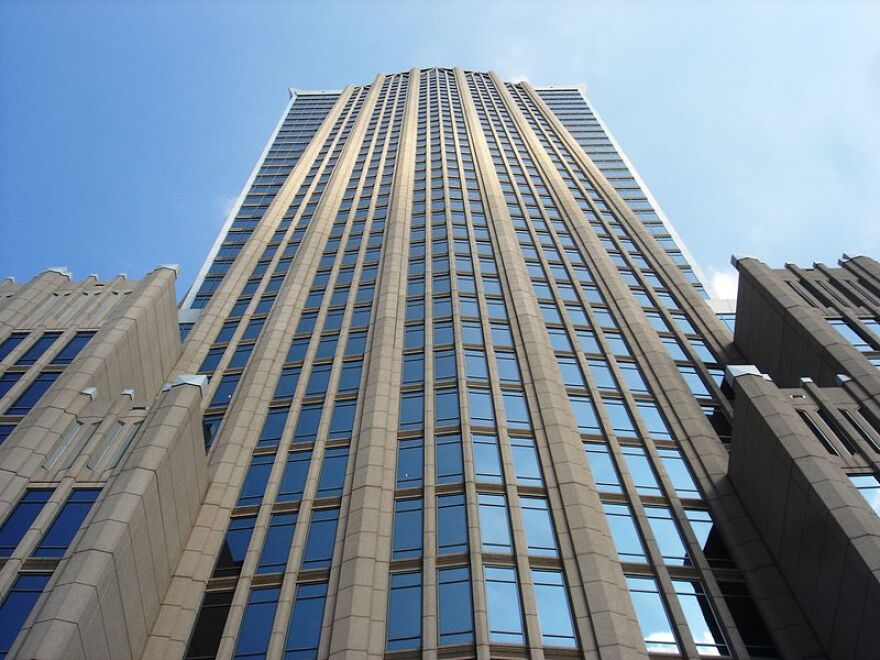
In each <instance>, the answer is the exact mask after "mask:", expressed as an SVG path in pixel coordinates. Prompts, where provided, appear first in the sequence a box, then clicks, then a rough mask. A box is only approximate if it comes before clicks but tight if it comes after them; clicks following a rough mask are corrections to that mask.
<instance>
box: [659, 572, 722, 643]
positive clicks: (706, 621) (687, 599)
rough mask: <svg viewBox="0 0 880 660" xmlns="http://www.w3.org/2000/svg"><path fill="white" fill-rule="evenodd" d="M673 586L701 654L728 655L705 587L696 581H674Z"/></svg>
mask: <svg viewBox="0 0 880 660" xmlns="http://www.w3.org/2000/svg"><path fill="white" fill-rule="evenodd" d="M672 586H673V588H674V589H675V595H676V596H677V598H678V604H679V605H680V606H681V610H682V612H684V618H685V619H686V620H687V624H688V628H689V629H690V631H691V638H692V639H693V641H694V644H696V646H697V651H698V652H699V654H700V655H728V652H727V644H726V643H725V641H724V635H723V634H722V633H721V628H720V627H719V625H718V622H717V621H716V620H715V615H714V614H713V613H712V607H711V605H710V603H709V597H708V596H707V595H706V592H705V590H704V589H703V585H702V584H701V583H700V582H698V581H696V580H673V581H672Z"/></svg>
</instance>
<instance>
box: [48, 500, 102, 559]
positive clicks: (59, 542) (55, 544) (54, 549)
mask: <svg viewBox="0 0 880 660" xmlns="http://www.w3.org/2000/svg"><path fill="white" fill-rule="evenodd" d="M100 492H101V490H100V489H99V488H79V489H76V490H74V491H73V492H71V494H70V496H68V498H67V501H66V502H65V503H64V506H62V507H61V511H59V512H58V515H57V516H55V520H53V521H52V524H51V525H50V526H49V529H47V530H46V533H45V534H44V535H43V538H42V540H41V541H40V544H39V545H38V546H37V548H36V550H34V557H62V556H63V555H64V553H65V552H66V551H67V548H68V547H69V546H70V543H71V541H73V537H75V536H76V533H77V532H78V531H79V528H80V527H81V526H82V523H83V521H84V520H85V519H86V516H87V515H88V514H89V511H91V509H92V505H93V504H94V503H95V500H97V499H98V494H99V493H100Z"/></svg>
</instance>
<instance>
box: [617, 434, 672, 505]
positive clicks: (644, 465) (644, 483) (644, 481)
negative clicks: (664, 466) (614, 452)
mask: <svg viewBox="0 0 880 660" xmlns="http://www.w3.org/2000/svg"><path fill="white" fill-rule="evenodd" d="M620 453H622V454H623V460H624V462H625V463H626V467H627V469H628V470H629V472H630V476H631V477H632V480H633V482H634V483H635V485H636V492H638V493H639V495H655V496H660V495H662V494H663V493H662V491H661V490H660V484H658V483H657V476H656V475H655V474H654V469H653V468H652V467H651V461H650V460H649V459H648V455H647V454H646V453H645V450H644V449H642V448H641V447H630V446H621V448H620Z"/></svg>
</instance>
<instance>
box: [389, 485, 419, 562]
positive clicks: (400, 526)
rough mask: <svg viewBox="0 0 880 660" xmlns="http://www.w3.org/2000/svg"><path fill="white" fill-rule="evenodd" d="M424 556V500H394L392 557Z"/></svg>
mask: <svg viewBox="0 0 880 660" xmlns="http://www.w3.org/2000/svg"><path fill="white" fill-rule="evenodd" d="M421 556H422V500H421V499H407V500H397V501H395V502H394V536H393V541H392V556H391V558H392V559H410V558H413V557H421Z"/></svg>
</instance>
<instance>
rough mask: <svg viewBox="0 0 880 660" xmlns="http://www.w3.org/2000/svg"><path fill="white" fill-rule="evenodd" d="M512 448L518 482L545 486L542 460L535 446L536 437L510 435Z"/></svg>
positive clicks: (525, 484)
mask: <svg viewBox="0 0 880 660" xmlns="http://www.w3.org/2000/svg"><path fill="white" fill-rule="evenodd" d="M510 448H511V452H512V453H513V467H514V470H515V471H516V482H517V483H518V484H519V485H521V486H543V485H544V479H543V477H542V476H541V462H540V460H539V459H538V451H537V449H536V448H535V440H534V438H519V437H515V436H511V437H510Z"/></svg>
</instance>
